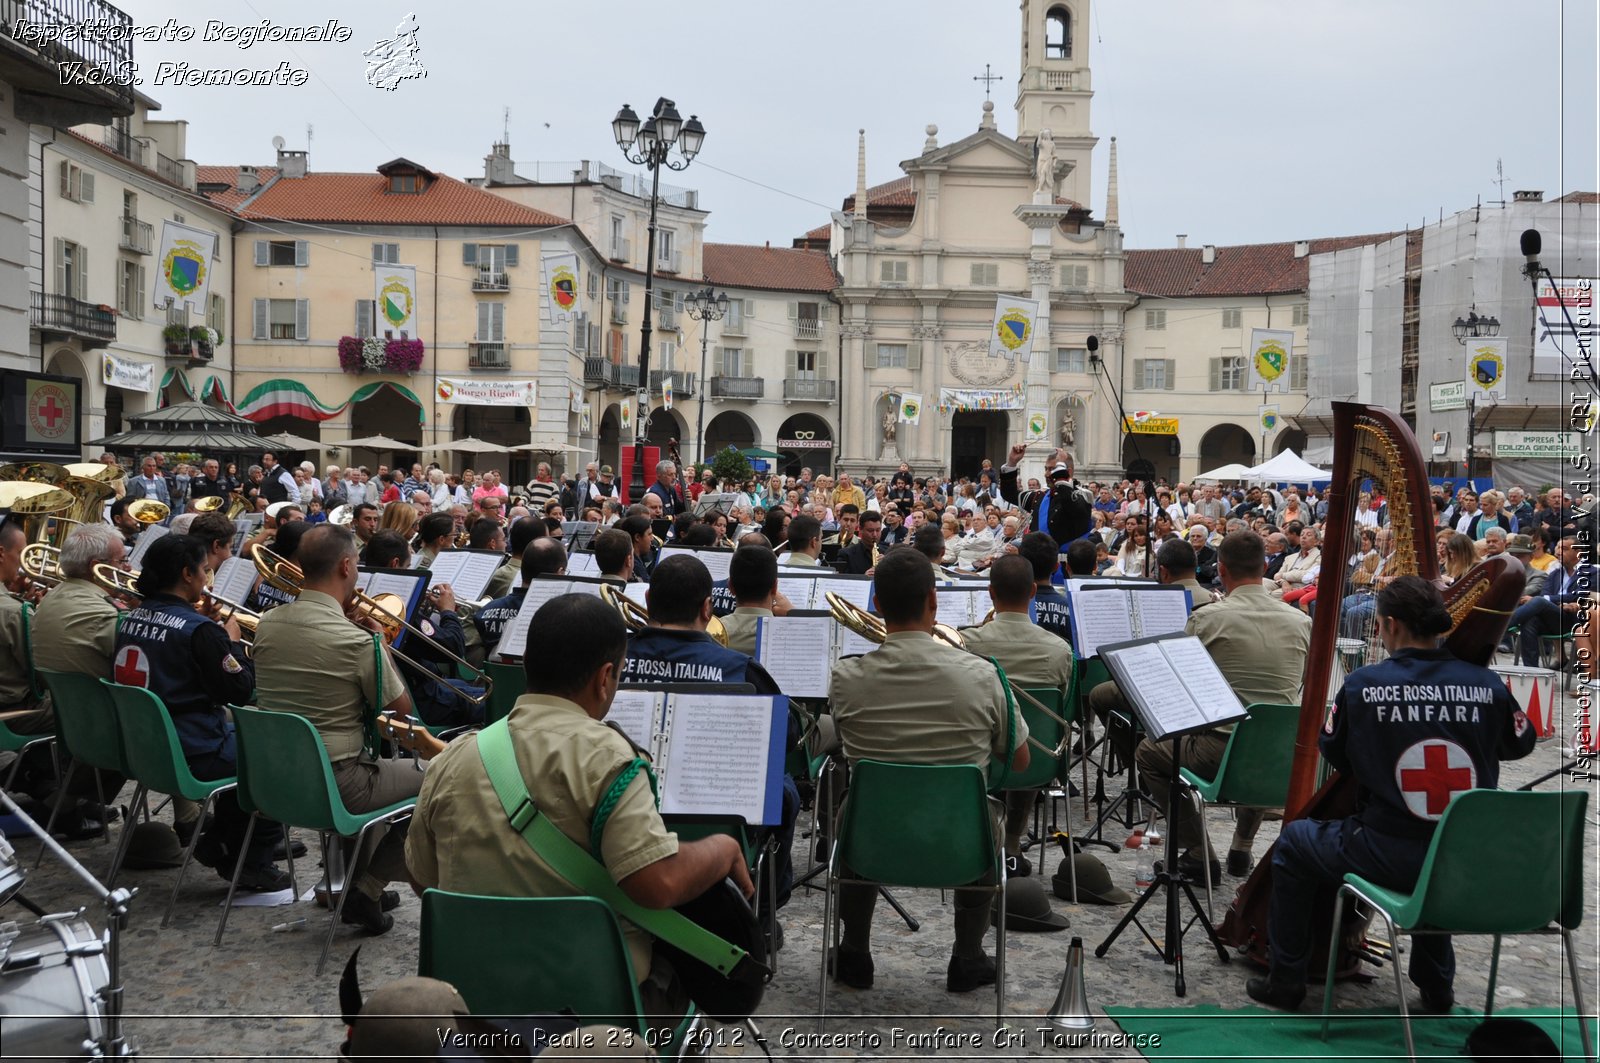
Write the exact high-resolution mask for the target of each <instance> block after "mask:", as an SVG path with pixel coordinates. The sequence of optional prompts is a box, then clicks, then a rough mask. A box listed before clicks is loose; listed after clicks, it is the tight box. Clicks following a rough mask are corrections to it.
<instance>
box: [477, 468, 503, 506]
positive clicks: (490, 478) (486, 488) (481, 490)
mask: <svg viewBox="0 0 1600 1063" xmlns="http://www.w3.org/2000/svg"><path fill="white" fill-rule="evenodd" d="M488 495H494V496H495V497H497V498H505V497H506V489H505V485H503V484H502V483H501V482H500V470H499V469H490V470H489V471H488V472H486V473H484V474H483V477H482V478H481V479H480V480H479V481H478V486H477V487H474V488H473V489H472V501H473V502H477V501H478V500H479V499H481V498H484V497H485V496H488Z"/></svg>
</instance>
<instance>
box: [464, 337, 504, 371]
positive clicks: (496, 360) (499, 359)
mask: <svg viewBox="0 0 1600 1063" xmlns="http://www.w3.org/2000/svg"><path fill="white" fill-rule="evenodd" d="M467 365H468V366H469V367H470V368H472V369H509V368H511V352H510V351H509V350H508V349H507V347H506V345H505V343H503V342H494V343H489V342H480V341H477V340H474V341H473V342H471V343H469V344H467Z"/></svg>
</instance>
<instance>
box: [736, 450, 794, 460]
mask: <svg viewBox="0 0 1600 1063" xmlns="http://www.w3.org/2000/svg"><path fill="white" fill-rule="evenodd" d="M739 453H741V454H743V455H744V456H745V457H747V458H768V459H771V460H773V461H776V460H777V459H778V458H781V457H783V455H782V454H774V453H773V452H772V451H770V450H762V449H761V448H760V447H745V448H744V449H743V450H741V451H739Z"/></svg>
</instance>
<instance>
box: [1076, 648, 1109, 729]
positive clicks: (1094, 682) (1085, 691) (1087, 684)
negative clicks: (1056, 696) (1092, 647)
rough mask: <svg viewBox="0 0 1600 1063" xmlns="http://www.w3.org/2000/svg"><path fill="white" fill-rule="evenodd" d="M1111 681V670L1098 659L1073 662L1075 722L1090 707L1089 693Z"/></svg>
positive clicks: (1080, 658)
mask: <svg viewBox="0 0 1600 1063" xmlns="http://www.w3.org/2000/svg"><path fill="white" fill-rule="evenodd" d="M1110 681H1111V669H1109V668H1107V667H1106V662H1105V661H1102V660H1101V659H1100V658H1098V657H1087V658H1085V657H1079V658H1077V659H1075V660H1074V661H1073V662H1072V692H1073V695H1074V697H1073V700H1074V701H1076V702H1077V703H1078V704H1077V706H1076V707H1075V710H1074V711H1075V713H1076V715H1074V716H1073V717H1072V719H1073V721H1074V722H1076V721H1077V720H1079V719H1081V718H1082V715H1083V713H1084V712H1085V711H1086V710H1087V709H1088V706H1089V692H1090V691H1091V690H1093V689H1094V688H1095V687H1097V686H1099V685H1100V684H1101V683H1109V682H1110Z"/></svg>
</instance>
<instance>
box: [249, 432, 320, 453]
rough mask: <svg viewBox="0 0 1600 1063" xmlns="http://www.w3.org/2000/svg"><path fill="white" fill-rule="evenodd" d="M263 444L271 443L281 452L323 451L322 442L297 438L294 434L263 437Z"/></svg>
mask: <svg viewBox="0 0 1600 1063" xmlns="http://www.w3.org/2000/svg"><path fill="white" fill-rule="evenodd" d="M261 441H262V442H263V443H271V444H272V445H273V446H275V447H277V448H278V449H279V450H321V449H322V446H323V444H322V442H321V441H320V440H316V439H307V438H306V437H305V436H297V435H295V434H294V433H293V432H279V433H278V434H277V435H272V436H262V437H261Z"/></svg>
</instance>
